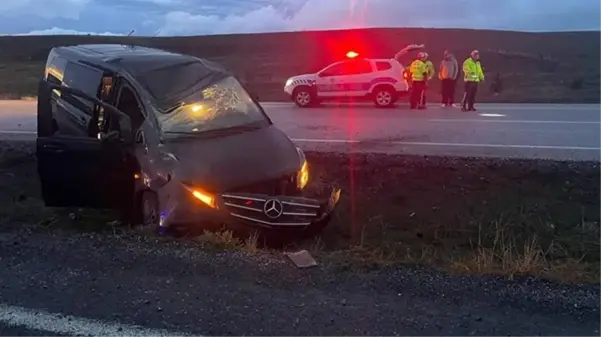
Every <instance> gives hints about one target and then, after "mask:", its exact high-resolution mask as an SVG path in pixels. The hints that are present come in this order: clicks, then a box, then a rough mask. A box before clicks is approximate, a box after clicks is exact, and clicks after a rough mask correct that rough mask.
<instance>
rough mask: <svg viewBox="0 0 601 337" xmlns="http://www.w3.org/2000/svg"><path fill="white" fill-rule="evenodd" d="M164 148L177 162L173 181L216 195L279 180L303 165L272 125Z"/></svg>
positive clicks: (169, 144) (288, 143)
mask: <svg viewBox="0 0 601 337" xmlns="http://www.w3.org/2000/svg"><path fill="white" fill-rule="evenodd" d="M165 147H166V150H167V151H169V152H170V153H172V154H173V155H174V156H175V158H176V159H177V161H176V165H175V167H174V172H173V173H174V175H173V176H174V178H176V179H178V180H180V181H181V182H185V183H188V184H193V185H197V186H200V187H202V188H204V189H206V190H208V191H212V192H217V193H218V192H226V191H228V190H231V189H235V188H238V187H241V186H245V185H249V184H253V183H257V182H261V181H265V180H269V179H274V178H279V177H281V176H283V175H285V174H291V173H294V172H296V171H298V170H299V169H300V167H301V165H302V163H301V158H300V155H299V153H298V151H297V148H296V145H295V144H294V143H293V142H292V141H291V140H290V138H288V136H286V134H284V133H283V132H282V131H281V130H279V129H278V128H276V127H275V126H273V125H269V126H268V127H264V128H261V129H258V130H253V131H244V132H241V133H237V134H231V135H225V136H220V137H217V138H208V139H207V138H203V137H198V138H197V139H186V140H178V141H175V142H169V143H167V144H166V145H165Z"/></svg>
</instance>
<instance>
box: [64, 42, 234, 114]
mask: <svg viewBox="0 0 601 337" xmlns="http://www.w3.org/2000/svg"><path fill="white" fill-rule="evenodd" d="M53 50H54V51H55V52H56V53H57V54H59V55H63V56H64V57H68V58H73V59H75V60H76V61H79V62H82V61H84V62H89V63H95V64H97V65H99V66H102V67H104V68H107V69H108V70H111V71H115V72H127V73H129V74H130V75H131V76H132V77H133V78H134V79H136V81H138V82H139V83H140V84H141V85H142V86H144V87H145V89H146V90H148V92H149V93H150V94H151V95H152V96H153V97H154V98H155V100H157V102H158V103H159V105H160V106H161V107H162V108H166V107H170V106H171V105H173V104H175V102H177V101H178V99H179V96H181V95H184V94H185V93H186V92H188V91H193V90H198V89H199V88H204V87H206V86H209V85H211V84H213V83H215V82H217V81H219V80H220V79H222V78H225V77H228V76H233V75H232V74H231V73H230V72H229V71H228V70H226V69H225V68H223V67H222V66H221V65H219V64H217V63H214V62H211V61H209V60H205V59H201V58H197V57H193V56H189V55H183V54H178V53H173V52H168V51H165V50H160V49H154V48H147V47H141V46H127V45H118V44H87V45H76V46H65V47H55V48H54V49H53Z"/></svg>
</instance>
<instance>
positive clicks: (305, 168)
mask: <svg viewBox="0 0 601 337" xmlns="http://www.w3.org/2000/svg"><path fill="white" fill-rule="evenodd" d="M296 151H297V152H298V155H299V157H300V159H301V162H302V165H301V168H300V170H298V172H297V173H296V187H298V189H299V190H302V189H304V188H305V187H306V186H307V184H308V183H309V162H307V158H306V157H305V153H304V152H303V150H301V149H300V148H298V147H297V148H296Z"/></svg>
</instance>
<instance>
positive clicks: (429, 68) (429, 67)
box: [420, 52, 436, 109]
mask: <svg viewBox="0 0 601 337" xmlns="http://www.w3.org/2000/svg"><path fill="white" fill-rule="evenodd" d="M429 57H430V55H428V53H426V52H424V63H426V70H427V74H428V76H427V78H426V86H425V87H424V92H423V94H422V98H421V101H420V106H421V107H422V109H425V108H426V91H427V90H428V82H429V81H430V80H431V79H432V78H433V77H434V74H435V73H436V71H435V70H434V64H433V63H432V61H430V60H429V59H428V58H429Z"/></svg>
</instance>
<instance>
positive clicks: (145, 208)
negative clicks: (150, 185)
mask: <svg viewBox="0 0 601 337" xmlns="http://www.w3.org/2000/svg"><path fill="white" fill-rule="evenodd" d="M136 206H137V207H136V208H137V209H136V211H137V212H138V214H137V219H138V220H139V225H141V226H142V230H143V231H149V232H154V233H158V234H163V233H162V231H161V229H162V227H161V226H160V223H161V218H160V208H159V198H158V196H157V195H156V193H154V192H151V191H144V192H142V194H141V195H140V197H139V199H138V203H137V205H136Z"/></svg>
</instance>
